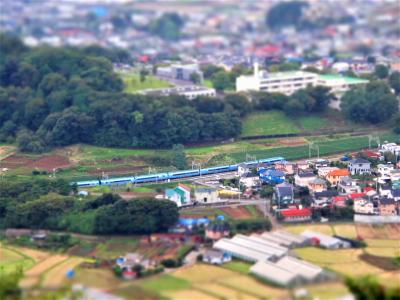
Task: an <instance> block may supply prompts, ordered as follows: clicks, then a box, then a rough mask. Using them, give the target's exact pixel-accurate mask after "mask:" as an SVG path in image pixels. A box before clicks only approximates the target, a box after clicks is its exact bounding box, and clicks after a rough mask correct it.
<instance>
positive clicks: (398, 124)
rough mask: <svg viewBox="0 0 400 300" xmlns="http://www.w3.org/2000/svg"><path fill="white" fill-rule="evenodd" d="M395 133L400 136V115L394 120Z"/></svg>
mask: <svg viewBox="0 0 400 300" xmlns="http://www.w3.org/2000/svg"><path fill="white" fill-rule="evenodd" d="M393 131H394V132H395V133H397V134H400V114H397V115H396V116H395V117H394V118H393Z"/></svg>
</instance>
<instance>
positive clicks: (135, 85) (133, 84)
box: [121, 73, 172, 93]
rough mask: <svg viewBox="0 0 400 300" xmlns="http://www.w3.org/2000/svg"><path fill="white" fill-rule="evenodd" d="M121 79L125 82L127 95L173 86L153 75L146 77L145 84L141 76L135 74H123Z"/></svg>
mask: <svg viewBox="0 0 400 300" xmlns="http://www.w3.org/2000/svg"><path fill="white" fill-rule="evenodd" d="M121 78H122V80H123V81H124V84H125V92H127V93H135V92H138V91H140V90H146V89H160V88H166V87H171V86H172V85H171V84H169V83H168V82H167V81H164V80H161V79H158V78H157V77H155V76H151V75H148V76H146V79H145V80H144V81H143V82H142V81H140V76H139V74H135V73H132V74H122V73H121Z"/></svg>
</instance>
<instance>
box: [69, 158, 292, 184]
mask: <svg viewBox="0 0 400 300" xmlns="http://www.w3.org/2000/svg"><path fill="white" fill-rule="evenodd" d="M284 160H285V159H284V158H283V157H272V158H265V159H259V160H254V161H248V162H244V163H243V164H245V165H247V166H249V167H255V166H257V164H259V163H265V164H273V163H276V162H281V161H284ZM239 165H240V164H235V165H227V166H219V167H211V168H206V169H194V170H185V171H174V172H167V173H158V174H149V175H139V176H130V177H119V178H110V179H99V180H86V181H78V182H74V183H76V184H77V186H78V187H90V186H98V185H114V184H127V183H148V182H162V181H168V180H172V179H181V178H189V177H195V176H200V175H211V174H218V173H224V172H233V171H237V169H238V166H239Z"/></svg>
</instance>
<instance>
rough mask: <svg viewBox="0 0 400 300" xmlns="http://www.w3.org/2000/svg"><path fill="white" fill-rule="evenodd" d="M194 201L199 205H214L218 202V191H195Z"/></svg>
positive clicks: (205, 188) (203, 189) (200, 189)
mask: <svg viewBox="0 0 400 300" xmlns="http://www.w3.org/2000/svg"><path fill="white" fill-rule="evenodd" d="M194 199H195V201H196V202H199V203H213V202H218V201H219V198H218V190H217V189H215V188H209V187H204V188H203V187H202V188H197V189H195V191H194Z"/></svg>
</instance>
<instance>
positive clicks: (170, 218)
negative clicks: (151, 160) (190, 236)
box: [94, 198, 179, 234]
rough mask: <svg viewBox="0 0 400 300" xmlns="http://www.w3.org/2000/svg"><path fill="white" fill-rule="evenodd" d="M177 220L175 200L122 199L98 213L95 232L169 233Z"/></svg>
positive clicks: (100, 209) (103, 207) (101, 208)
mask: <svg viewBox="0 0 400 300" xmlns="http://www.w3.org/2000/svg"><path fill="white" fill-rule="evenodd" d="M178 218H179V214H178V207H177V206H176V204H175V203H174V202H172V201H160V200H156V199H152V198H139V199H135V201H125V200H119V201H117V202H116V203H114V204H112V205H106V206H102V207H100V208H99V209H98V210H97V211H96V217H95V225H94V230H95V232H96V233H99V234H150V233H153V232H162V231H166V230H167V229H168V228H169V227H171V226H172V225H174V224H175V223H176V222H177V221H178Z"/></svg>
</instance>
